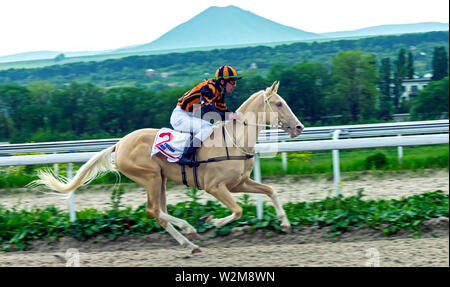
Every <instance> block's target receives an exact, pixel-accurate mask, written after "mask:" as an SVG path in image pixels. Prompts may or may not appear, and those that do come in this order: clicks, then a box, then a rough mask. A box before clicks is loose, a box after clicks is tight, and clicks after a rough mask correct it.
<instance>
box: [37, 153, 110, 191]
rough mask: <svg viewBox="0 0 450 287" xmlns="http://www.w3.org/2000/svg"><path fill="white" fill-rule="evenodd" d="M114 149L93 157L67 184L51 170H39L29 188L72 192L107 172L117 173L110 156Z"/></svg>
mask: <svg viewBox="0 0 450 287" xmlns="http://www.w3.org/2000/svg"><path fill="white" fill-rule="evenodd" d="M115 148H116V146H115V145H114V146H112V147H109V148H107V149H104V150H102V151H101V152H99V153H97V154H96V155H94V156H93V157H92V158H91V159H89V160H88V161H87V162H86V163H85V164H84V165H82V166H81V167H80V169H79V170H78V171H77V173H76V174H75V176H74V178H73V179H72V180H70V181H69V182H68V180H67V179H66V178H63V177H55V175H54V174H53V172H52V171H51V170H47V171H42V170H41V171H39V172H38V177H39V178H40V179H38V180H35V181H33V182H31V183H30V184H29V186H30V185H31V186H39V185H44V186H46V187H48V188H50V189H53V190H56V191H59V192H73V191H75V190H76V189H77V188H78V187H79V186H81V185H83V184H88V183H89V182H91V181H92V180H94V179H96V178H98V177H100V176H102V175H104V174H105V173H107V172H109V171H113V172H116V173H118V171H117V170H116V168H115V167H114V165H113V163H112V160H111V154H112V153H113V152H114V151H115Z"/></svg>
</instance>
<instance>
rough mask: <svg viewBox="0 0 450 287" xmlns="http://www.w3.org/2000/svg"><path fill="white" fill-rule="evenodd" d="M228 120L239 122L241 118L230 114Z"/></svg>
mask: <svg viewBox="0 0 450 287" xmlns="http://www.w3.org/2000/svg"><path fill="white" fill-rule="evenodd" d="M228 119H229V120H241V117H239V115H238V114H236V113H230V115H229V116H228Z"/></svg>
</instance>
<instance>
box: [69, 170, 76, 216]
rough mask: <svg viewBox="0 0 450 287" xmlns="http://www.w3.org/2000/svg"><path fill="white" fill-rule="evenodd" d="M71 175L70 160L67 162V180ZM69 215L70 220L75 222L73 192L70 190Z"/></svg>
mask: <svg viewBox="0 0 450 287" xmlns="http://www.w3.org/2000/svg"><path fill="white" fill-rule="evenodd" d="M72 177H73V172H72V163H71V162H70V163H68V164H67V180H68V181H70V180H71V179H72ZM69 215H70V221H71V222H75V220H77V217H76V214H75V192H72V193H71V194H70V197H69Z"/></svg>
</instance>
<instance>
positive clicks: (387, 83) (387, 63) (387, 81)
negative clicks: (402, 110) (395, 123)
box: [378, 58, 392, 120]
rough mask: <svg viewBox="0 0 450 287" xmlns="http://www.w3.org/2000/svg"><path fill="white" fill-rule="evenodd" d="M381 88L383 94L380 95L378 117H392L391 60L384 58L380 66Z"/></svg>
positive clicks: (386, 118) (384, 118)
mask: <svg viewBox="0 0 450 287" xmlns="http://www.w3.org/2000/svg"><path fill="white" fill-rule="evenodd" d="M379 74H380V83H379V88H380V92H381V95H380V97H379V106H378V117H379V118H380V119H383V120H389V119H391V118H392V101H391V60H390V59H389V58H383V59H382V60H381V67H380V73H379Z"/></svg>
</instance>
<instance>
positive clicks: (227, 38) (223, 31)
mask: <svg viewBox="0 0 450 287" xmlns="http://www.w3.org/2000/svg"><path fill="white" fill-rule="evenodd" d="M319 38H322V36H320V35H319V34H314V33H310V32H305V31H302V30H299V29H296V28H293V27H289V26H284V25H281V24H278V23H276V22H273V21H270V20H268V19H266V18H263V17H260V16H258V15H256V14H254V13H252V12H250V11H246V10H243V9H241V8H239V7H236V6H232V5H230V6H227V7H215V6H212V7H209V8H208V9H206V10H204V11H203V12H201V13H200V14H198V15H197V16H195V17H193V18H192V19H190V20H189V21H187V22H185V23H182V24H180V25H178V26H177V27H175V28H173V29H172V30H170V31H169V32H167V33H165V34H164V35H162V36H161V37H159V38H158V39H156V40H155V41H153V42H151V43H147V44H143V45H139V46H133V47H126V48H122V49H118V50H116V52H137V51H149V50H165V49H184V48H193V47H208V46H227V45H242V44H253V43H266V42H283V41H295V40H309V39H319Z"/></svg>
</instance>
